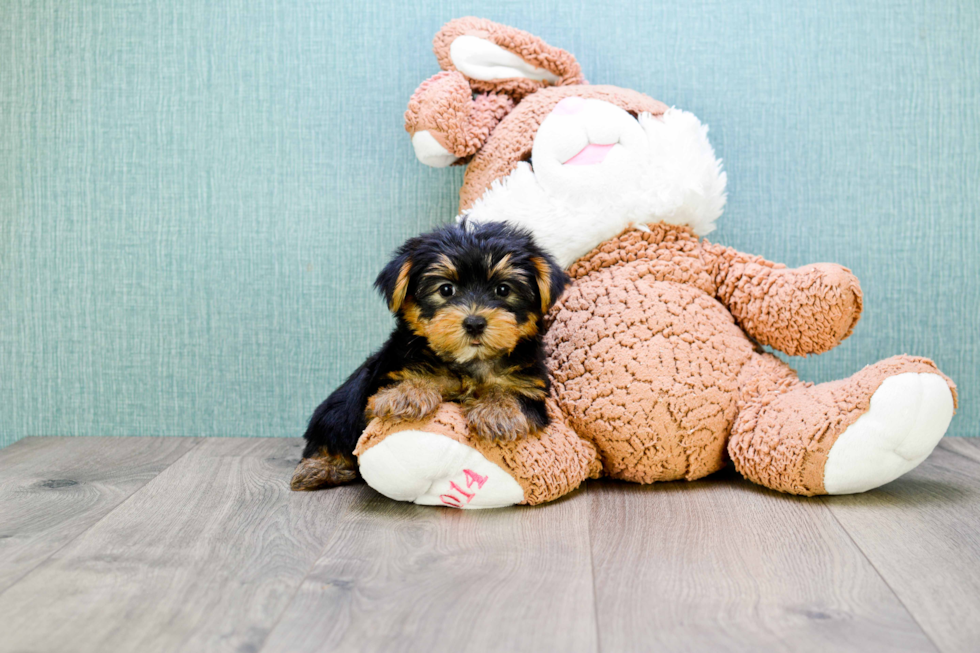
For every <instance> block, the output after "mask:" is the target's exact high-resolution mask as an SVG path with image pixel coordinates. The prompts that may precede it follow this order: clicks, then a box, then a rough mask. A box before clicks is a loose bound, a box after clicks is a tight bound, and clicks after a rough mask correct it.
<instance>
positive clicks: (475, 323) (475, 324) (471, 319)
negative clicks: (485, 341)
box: [463, 315, 487, 336]
mask: <svg viewBox="0 0 980 653" xmlns="http://www.w3.org/2000/svg"><path fill="white" fill-rule="evenodd" d="M463 328H464V329H466V333H468V334H470V335H471V336H478V335H480V334H481V333H483V331H484V330H485V329H486V328H487V320H486V318H483V317H480V316H479V315H467V316H466V317H465V318H463Z"/></svg>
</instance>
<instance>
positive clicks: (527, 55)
mask: <svg viewBox="0 0 980 653" xmlns="http://www.w3.org/2000/svg"><path fill="white" fill-rule="evenodd" d="M432 48H433V50H434V52H435V54H436V58H437V59H438V60H439V66H440V67H441V68H442V69H443V70H453V71H459V72H460V73H462V74H463V75H464V76H465V78H466V80H467V81H468V82H469V85H470V86H471V87H472V88H473V90H475V91H478V92H482V93H491V92H492V93H503V94H506V95H508V96H510V97H511V99H513V100H514V102H515V103H516V102H520V100H521V98H523V97H524V96H525V95H528V94H529V93H533V92H534V91H536V90H538V89H539V88H543V87H545V86H567V85H570V84H585V83H586V81H585V79H584V78H583V77H582V69H581V67H580V66H579V65H578V62H577V61H576V60H575V57H573V56H572V55H571V54H569V53H568V52H565V51H564V50H562V49H560V48H556V47H553V46H551V45H548V44H547V43H545V42H544V41H542V40H541V39H540V38H538V37H537V36H534V35H533V34H529V33H527V32H525V31H522V30H519V29H515V28H513V27H508V26H506V25H500V24H499V23H495V22H493V21H490V20H486V19H485V18H473V17H467V18H457V19H456V20H452V21H450V22H448V23H446V24H445V25H443V27H442V29H441V30H439V33H438V34H436V36H435V39H433V41H432Z"/></svg>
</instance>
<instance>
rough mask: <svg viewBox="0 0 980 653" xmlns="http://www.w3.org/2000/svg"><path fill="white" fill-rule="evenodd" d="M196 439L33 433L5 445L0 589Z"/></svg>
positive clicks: (0, 480) (0, 463)
mask: <svg viewBox="0 0 980 653" xmlns="http://www.w3.org/2000/svg"><path fill="white" fill-rule="evenodd" d="M199 442H200V440H197V439H193V438H96V437H93V438H28V439H25V440H21V441H20V442H17V443H16V444H14V445H12V446H10V447H7V448H6V449H3V450H0V592H3V591H4V590H5V589H7V588H8V587H10V586H11V585H12V584H13V583H14V582H16V581H17V579H19V578H21V577H22V576H24V575H25V574H27V573H28V572H29V571H30V570H31V569H33V568H34V567H36V566H37V565H38V564H40V563H41V562H43V561H44V560H45V559H47V557H48V556H50V555H51V554H52V553H54V552H55V551H57V550H58V549H60V548H61V547H62V546H64V545H65V544H66V543H67V542H70V541H71V540H72V539H74V538H75V537H76V536H78V535H79V534H80V533H82V532H84V531H85V529H87V528H89V527H90V526H92V524H95V523H96V522H97V521H99V520H100V519H101V518H102V517H104V516H105V515H106V514H108V513H109V512H110V511H111V510H112V509H113V508H115V507H116V506H118V505H119V504H121V503H122V502H123V501H125V500H126V499H127V498H128V497H129V496H130V495H132V494H133V493H134V492H136V491H137V490H139V489H140V488H141V487H143V486H144V485H146V483H147V482H149V481H150V480H151V479H152V478H153V477H155V476H156V475H157V474H159V473H160V472H161V471H163V470H164V469H166V468H167V467H168V466H169V465H170V464H171V463H173V462H174V461H175V460H177V459H178V458H180V457H181V456H183V455H184V454H185V453H187V452H188V451H190V450H191V449H192V448H193V447H195V446H196V445H197V444H199Z"/></svg>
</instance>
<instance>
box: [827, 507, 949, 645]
mask: <svg viewBox="0 0 980 653" xmlns="http://www.w3.org/2000/svg"><path fill="white" fill-rule="evenodd" d="M818 500H819V501H820V503H821V504H822V506H823V509H824V510H826V511H827V512H829V513H830V515H831V516H832V517H833V518H834V521H835V522H837V525H838V526H840V527H841V530H843V531H844V533H845V534H846V535H847V539H849V540H850V541H851V544H853V545H854V547H855V548H856V549H857V550H858V551H860V552H861V555H862V556H864V559H865V560H867V561H868V564H869V565H870V566H871V568H872V569H874V571H875V573H876V574H878V578H880V579H881V582H882V583H884V584H885V587H887V588H888V591H889V592H891V593H892V596H894V597H895V600H896V601H898V603H899V605H901V606H902V607H903V608H904V609H905V612H907V613H908V615H909V617H910V618H911V619H912V621H913V622H915V625H916V626H918V627H919V630H921V631H922V634H923V636H925V638H926V639H928V640H929V641H930V642H931V643H932V645H933V646H934V647H935V648H936V650H937V651H942V650H943V649H942V647H941V646H939V643H938V642H936V640H934V639H933V638H932V636H931V635H930V634H929V631H928V630H926V629H925V627H924V626H923V625H922V622H920V621H919V618H918V617H917V616H916V615H915V612H914V611H912V609H911V608H909V606H908V605H906V604H905V601H903V600H902V597H901V596H899V594H898V592H896V591H895V588H894V587H892V585H891V583H889V582H888V579H887V578H885V575H884V574H882V573H881V570H880V569H878V567H877V566H876V565H875V563H874V561H872V560H871V558H870V557H868V554H867V552H866V551H865V550H864V549H863V548H862V547H861V545H860V544H858V542H857V540H855V539H854V537H853V536H852V535H851V531H849V530H848V529H847V527H846V526H845V525H844V524H843V523H842V522H841V520H839V519H838V518H837V515H835V514H834V511H833V510H831V509H830V506H829V505H828V503H827V502H828V501H833V497H819V498H818Z"/></svg>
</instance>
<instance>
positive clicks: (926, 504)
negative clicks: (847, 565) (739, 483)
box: [822, 438, 980, 653]
mask: <svg viewBox="0 0 980 653" xmlns="http://www.w3.org/2000/svg"><path fill="white" fill-rule="evenodd" d="M822 501H823V502H825V503H826V505H827V506H829V508H830V510H831V512H832V513H833V515H834V516H835V517H836V518H837V520H838V521H839V522H840V523H841V524H842V525H843V527H844V528H845V529H846V530H847V532H848V533H849V534H850V536H851V538H852V539H853V540H854V542H855V543H856V544H857V545H858V546H859V547H860V548H861V551H863V552H864V554H865V555H866V556H867V557H868V559H869V560H870V561H871V563H872V564H874V566H875V568H876V569H877V571H878V573H879V574H881V576H882V578H884V580H885V581H886V582H887V583H888V584H889V586H891V588H892V589H893V590H894V591H895V593H896V594H897V595H898V598H899V599H901V601H902V603H904V604H905V607H906V608H907V609H908V610H909V612H911V613H912V615H913V616H914V617H915V618H916V620H917V621H918V622H919V624H920V625H921V626H922V628H923V630H925V632H926V633H928V635H929V636H930V637H931V638H932V640H933V641H934V642H936V644H937V645H938V647H939V648H940V649H941V650H942V651H945V652H949V653H952V652H957V651H963V652H966V651H977V650H980V441H978V440H976V439H973V438H946V439H944V440H943V441H942V442H941V443H940V445H939V447H938V448H937V449H936V450H935V451H934V452H933V453H932V455H931V456H929V458H927V459H926V461H925V462H924V463H922V464H921V465H920V466H919V467H917V468H916V469H914V470H912V471H911V472H910V473H909V474H907V475H906V476H904V477H902V478H900V479H899V480H897V481H895V482H893V483H889V484H888V485H885V486H883V487H881V488H879V489H878V490H876V491H874V492H869V493H867V494H859V495H853V496H843V497H826V498H824V499H822Z"/></svg>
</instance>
